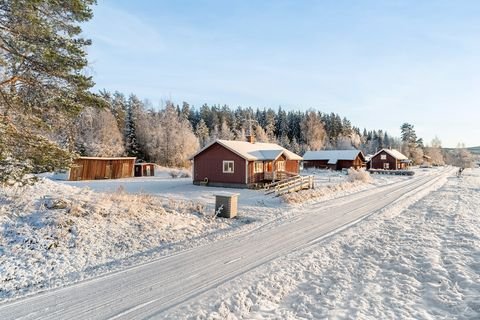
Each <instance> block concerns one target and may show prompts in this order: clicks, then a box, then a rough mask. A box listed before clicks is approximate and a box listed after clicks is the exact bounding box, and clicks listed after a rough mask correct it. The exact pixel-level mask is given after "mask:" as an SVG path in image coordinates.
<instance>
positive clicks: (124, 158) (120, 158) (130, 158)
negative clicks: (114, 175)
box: [77, 157, 137, 161]
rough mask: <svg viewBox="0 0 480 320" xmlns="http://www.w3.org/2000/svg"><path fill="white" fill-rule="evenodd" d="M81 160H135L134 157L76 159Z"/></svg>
mask: <svg viewBox="0 0 480 320" xmlns="http://www.w3.org/2000/svg"><path fill="white" fill-rule="evenodd" d="M77 159H81V160H109V161H110V160H135V159H137V158H135V157H78V158H77Z"/></svg>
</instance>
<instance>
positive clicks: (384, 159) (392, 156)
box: [367, 149, 412, 170]
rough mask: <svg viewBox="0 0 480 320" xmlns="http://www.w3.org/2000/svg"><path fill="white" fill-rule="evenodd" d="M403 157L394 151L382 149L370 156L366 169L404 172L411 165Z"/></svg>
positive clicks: (409, 161)
mask: <svg viewBox="0 0 480 320" xmlns="http://www.w3.org/2000/svg"><path fill="white" fill-rule="evenodd" d="M411 162H412V161H411V160H409V159H408V158H407V157H406V156H405V155H403V154H402V153H401V152H399V151H397V150H395V149H382V150H380V151H378V152H377V153H376V154H374V155H373V156H372V158H371V159H370V161H369V163H368V164H367V168H368V169H383V170H404V169H407V167H408V166H409V165H410V164H411Z"/></svg>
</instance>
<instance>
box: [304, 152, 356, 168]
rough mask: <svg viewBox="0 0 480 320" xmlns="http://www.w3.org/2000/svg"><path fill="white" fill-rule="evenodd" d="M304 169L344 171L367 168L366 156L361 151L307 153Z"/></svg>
mask: <svg viewBox="0 0 480 320" xmlns="http://www.w3.org/2000/svg"><path fill="white" fill-rule="evenodd" d="M303 167H304V168H319V169H331V170H342V169H349V168H355V169H359V168H363V167H365V156H364V155H363V153H362V151H360V150H321V151H307V152H305V154H304V155H303Z"/></svg>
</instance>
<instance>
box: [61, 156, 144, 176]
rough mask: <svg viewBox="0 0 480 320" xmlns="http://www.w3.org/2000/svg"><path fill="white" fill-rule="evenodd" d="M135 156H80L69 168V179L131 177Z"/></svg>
mask: <svg viewBox="0 0 480 320" xmlns="http://www.w3.org/2000/svg"><path fill="white" fill-rule="evenodd" d="M135 159H136V158H135V157H118V158H103V157H80V158H78V159H75V160H74V163H73V165H72V166H71V168H70V177H69V180H71V181H78V180H98V179H119V178H130V177H133V166H134V164H135Z"/></svg>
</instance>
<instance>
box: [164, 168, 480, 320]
mask: <svg viewBox="0 0 480 320" xmlns="http://www.w3.org/2000/svg"><path fill="white" fill-rule="evenodd" d="M421 196H423V195H422V194H419V195H418V198H420V197H421ZM414 200H415V197H413V198H412V199H409V200H408V199H407V200H406V202H404V203H400V204H397V205H396V206H395V207H394V210H392V208H390V209H388V210H384V211H383V212H382V213H379V214H376V215H373V216H371V217H370V218H368V219H366V220H364V221H362V222H361V223H359V224H357V225H356V226H354V227H351V228H348V229H347V230H345V231H343V232H341V233H338V234H336V235H334V236H333V237H331V238H329V239H327V240H325V241H323V242H320V243H317V244H315V245H312V246H311V247H308V248H306V249H304V250H302V251H300V252H295V253H292V254H290V255H288V256H286V257H284V258H280V259H277V260H275V261H273V262H271V263H269V264H265V265H262V266H261V267H260V268H257V269H255V270H253V271H251V272H249V273H246V274H244V275H242V276H241V277H238V278H236V279H235V280H233V281H230V282H228V283H226V284H223V285H221V286H219V287H218V288H217V289H216V290H213V291H211V292H209V293H208V294H207V295H204V296H203V298H202V299H200V301H199V302H198V303H195V304H191V305H188V306H184V307H183V308H181V309H179V310H177V311H176V312H172V313H171V314H169V317H171V318H178V319H186V318H192V319H196V318H200V319H204V318H205V319H480V299H479V297H480V215H479V209H480V169H474V170H470V169H469V170H466V171H465V172H464V175H463V177H461V178H457V177H455V176H453V175H452V176H450V177H448V180H447V181H446V183H445V185H444V186H443V187H441V188H439V189H437V190H435V191H432V192H431V193H430V194H428V195H427V196H426V197H424V198H423V199H421V200H419V201H418V202H416V203H415V202H414ZM219 297H221V298H219Z"/></svg>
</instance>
